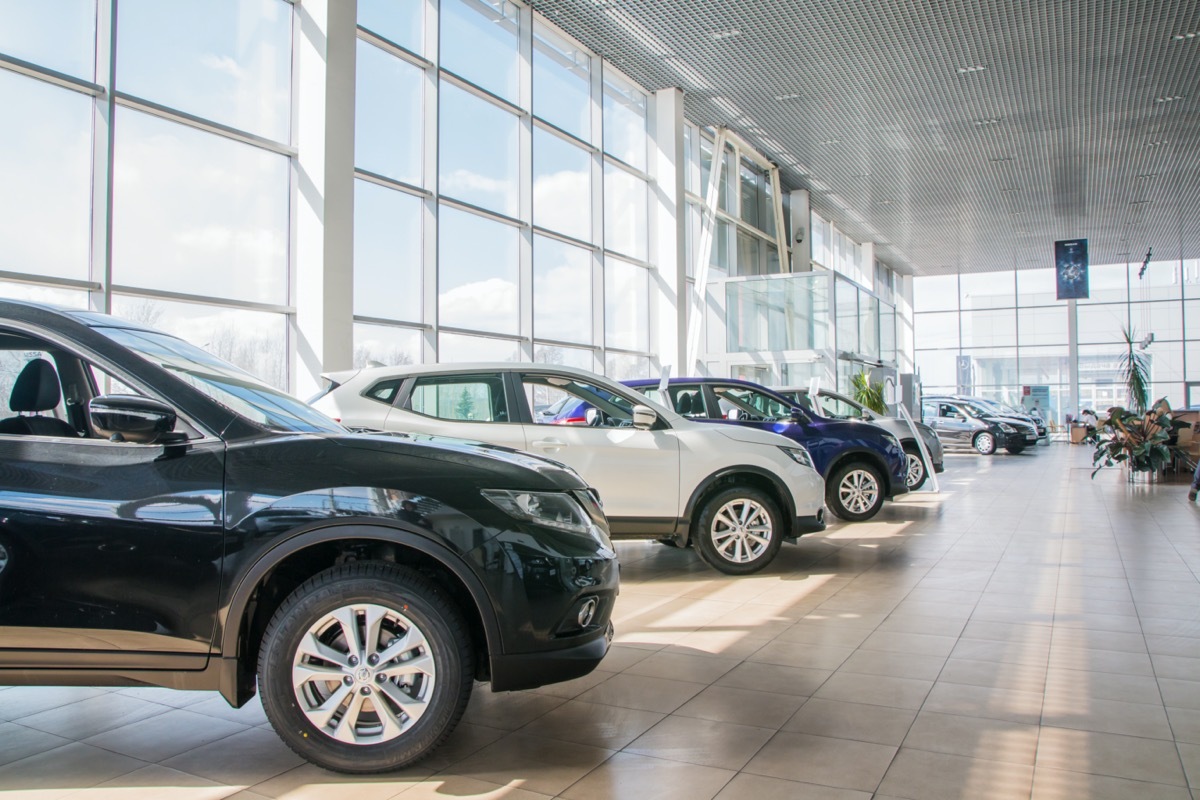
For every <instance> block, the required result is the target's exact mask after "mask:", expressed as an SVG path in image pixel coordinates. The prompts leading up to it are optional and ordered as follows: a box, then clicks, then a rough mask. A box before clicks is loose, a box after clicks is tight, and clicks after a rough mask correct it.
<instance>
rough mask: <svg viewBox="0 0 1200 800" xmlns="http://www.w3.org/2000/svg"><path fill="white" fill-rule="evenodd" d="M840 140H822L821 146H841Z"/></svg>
mask: <svg viewBox="0 0 1200 800" xmlns="http://www.w3.org/2000/svg"><path fill="white" fill-rule="evenodd" d="M841 143H842V140H841V139H822V140H821V144H841Z"/></svg>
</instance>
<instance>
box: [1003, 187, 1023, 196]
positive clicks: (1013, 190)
mask: <svg viewBox="0 0 1200 800" xmlns="http://www.w3.org/2000/svg"><path fill="white" fill-rule="evenodd" d="M1019 191H1021V190H1020V189H1017V188H1016V187H1011V186H1010V187H1009V188H1007V189H1001V190H1000V194H1016V193H1017V192H1019Z"/></svg>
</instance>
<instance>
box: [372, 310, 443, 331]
mask: <svg viewBox="0 0 1200 800" xmlns="http://www.w3.org/2000/svg"><path fill="white" fill-rule="evenodd" d="M354 321H355V322H361V323H363V324H365V325H380V326H383V327H387V328H403V329H405V330H411V331H416V332H420V331H427V330H429V329H430V328H431V327H432V326H431V325H426V324H424V323H421V322H405V321H402V320H398V319H384V318H383V317H368V316H364V315H362V314H355V315H354Z"/></svg>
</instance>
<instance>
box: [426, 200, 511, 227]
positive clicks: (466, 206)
mask: <svg viewBox="0 0 1200 800" xmlns="http://www.w3.org/2000/svg"><path fill="white" fill-rule="evenodd" d="M438 202H439V203H441V204H442V205H446V206H450V207H451V208H456V209H458V210H459V211H470V212H471V213H472V214H478V215H479V216H481V217H487V218H488V219H490V220H494V221H496V222H503V223H504V224H505V225H511V226H512V227H514V228H519V229H521V230H525V229H527V228H529V227H530V225H529V223H528V222H522V221H521V220H519V219H517V218H516V217H509V216H506V215H504V214H500V213H497V212H495V211H488V210H487V209H486V208H481V207H480V206H476V205H472V204H471V203H464V202H463V201H461V200H455V199H453V198H450V197H447V196H445V195H442V196H441V197H439V198H438Z"/></svg>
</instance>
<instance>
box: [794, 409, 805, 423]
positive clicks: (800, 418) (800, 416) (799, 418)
mask: <svg viewBox="0 0 1200 800" xmlns="http://www.w3.org/2000/svg"><path fill="white" fill-rule="evenodd" d="M804 419H805V417H804V412H803V411H801V410H800V409H799V408H798V407H797V406H792V413H791V420H792V422H804Z"/></svg>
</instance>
